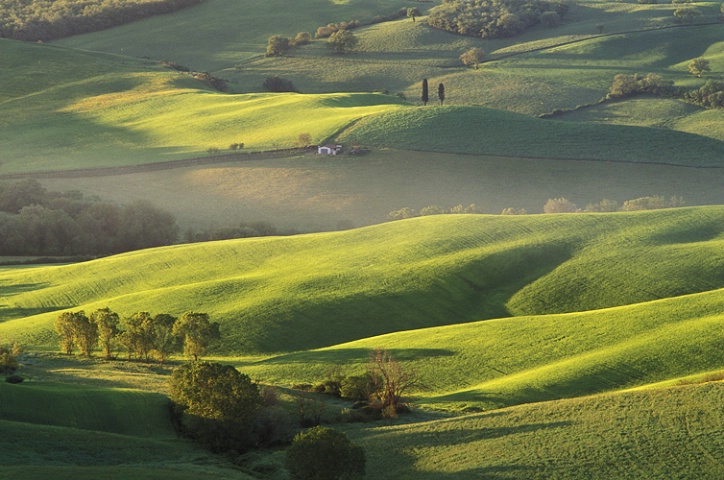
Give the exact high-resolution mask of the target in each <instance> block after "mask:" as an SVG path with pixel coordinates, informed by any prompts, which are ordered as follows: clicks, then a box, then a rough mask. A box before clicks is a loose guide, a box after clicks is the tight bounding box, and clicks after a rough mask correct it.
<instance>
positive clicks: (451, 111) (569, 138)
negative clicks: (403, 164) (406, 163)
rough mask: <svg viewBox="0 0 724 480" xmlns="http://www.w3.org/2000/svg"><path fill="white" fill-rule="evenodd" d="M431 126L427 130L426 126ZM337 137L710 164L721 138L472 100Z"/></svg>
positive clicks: (441, 148)
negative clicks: (556, 116) (533, 113)
mask: <svg viewBox="0 0 724 480" xmlns="http://www.w3.org/2000/svg"><path fill="white" fill-rule="evenodd" d="M430 132H434V134H432V135H431V134H430ZM338 140H339V141H341V142H344V143H360V144H362V145H374V146H375V147H376V148H397V149H402V148H408V149H412V150H427V151H438V152H456V153H468V154H485V155H508V154H510V153H512V152H513V151H514V152H515V155H517V156H520V157H536V158H560V159H570V160H609V161H622V162H643V163H661V164H674V165H686V166H693V167H718V166H721V164H722V163H721V158H723V155H724V144H723V143H722V142H721V141H719V140H716V139H714V138H709V137H706V136H703V135H692V134H690V133H683V132H677V131H671V130H666V129H654V128H645V127H630V126H622V125H600V124H587V123H574V122H561V121H558V120H548V119H538V118H531V117H529V116H527V115H522V114H518V113H511V112H505V111H501V110H492V109H486V108H480V107H453V106H451V107H428V108H415V109H407V110H400V111H397V112H389V113H383V114H380V115H376V116H374V117H371V118H367V119H362V120H360V121H359V122H356V123H355V124H354V125H352V126H351V127H349V128H347V129H345V130H344V131H343V132H342V133H341V134H340V135H339V137H338Z"/></svg>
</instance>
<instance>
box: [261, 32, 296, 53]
mask: <svg viewBox="0 0 724 480" xmlns="http://www.w3.org/2000/svg"><path fill="white" fill-rule="evenodd" d="M291 47H292V45H291V40H289V39H288V38H287V37H283V36H281V35H272V36H271V37H269V41H268V43H267V46H266V56H267V57H280V56H282V55H284V54H285V53H287V51H289V49H290V48H291Z"/></svg>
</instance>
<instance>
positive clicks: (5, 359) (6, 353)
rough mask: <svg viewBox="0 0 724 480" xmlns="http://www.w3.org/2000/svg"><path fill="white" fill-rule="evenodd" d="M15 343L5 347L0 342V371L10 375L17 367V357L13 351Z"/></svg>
mask: <svg viewBox="0 0 724 480" xmlns="http://www.w3.org/2000/svg"><path fill="white" fill-rule="evenodd" d="M15 350H16V348H15V344H13V346H12V347H7V346H5V345H2V344H0V373H1V374H4V375H11V374H13V373H15V370H17V369H18V366H19V365H18V359H17V354H16V353H15Z"/></svg>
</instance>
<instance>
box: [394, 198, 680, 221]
mask: <svg viewBox="0 0 724 480" xmlns="http://www.w3.org/2000/svg"><path fill="white" fill-rule="evenodd" d="M685 203H686V202H685V201H684V199H683V198H682V197H678V196H671V197H669V198H668V199H667V198H666V197H664V196H661V195H653V196H646V197H639V198H634V199H631V200H626V201H624V202H623V203H619V202H617V201H615V200H610V199H603V200H601V201H600V202H598V203H589V204H588V205H586V206H585V207H584V208H580V207H578V205H576V204H575V203H573V202H571V201H570V200H568V199H567V198H565V197H560V198H549V199H548V201H547V202H546V203H545V205H543V213H579V212H586V213H590V212H633V211H636V210H658V209H662V208H678V207H683V206H684V205H685ZM482 213H484V212H483V211H482V209H480V208H479V207H478V206H477V205H475V204H474V203H471V204H470V205H468V206H467V207H466V206H464V205H462V204H458V205H455V206H454V207H451V208H445V207H441V206H439V205H429V206H427V207H424V208H421V209H420V210H414V209H412V208H409V207H404V208H401V209H399V210H393V211H392V212H390V213H388V214H387V220H391V221H394V220H404V219H406V218H413V217H425V216H429V215H445V214H482ZM500 214H501V215H527V214H528V212H527V211H526V210H525V209H524V208H512V207H507V208H504V209H503V210H502V212H501V213H500Z"/></svg>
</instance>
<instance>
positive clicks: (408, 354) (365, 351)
mask: <svg viewBox="0 0 724 480" xmlns="http://www.w3.org/2000/svg"><path fill="white" fill-rule="evenodd" d="M386 350H387V351H388V352H389V353H391V354H392V356H393V357H394V358H395V359H397V360H399V361H411V360H419V359H423V358H433V357H451V356H453V355H455V352H453V351H452V350H446V349H443V348H391V349H386ZM374 351H375V350H374V349H371V348H339V349H334V350H323V351H309V352H298V353H289V354H286V355H279V356H277V357H273V358H269V359H266V360H263V361H261V362H259V364H261V365H263V364H271V365H275V364H285V365H294V364H305V365H310V364H315V363H316V364H321V365H329V364H340V363H346V364H354V363H366V362H368V361H369V360H370V357H371V356H372V354H373V353H374Z"/></svg>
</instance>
